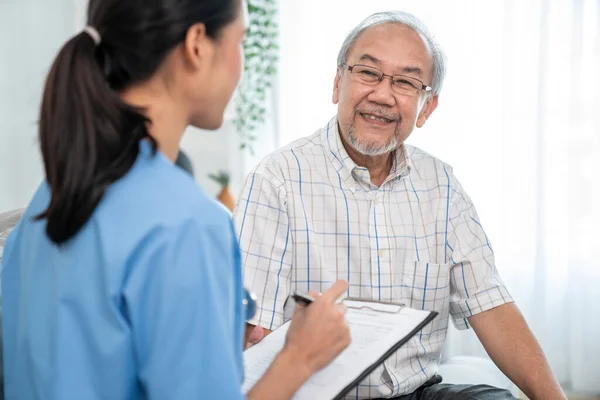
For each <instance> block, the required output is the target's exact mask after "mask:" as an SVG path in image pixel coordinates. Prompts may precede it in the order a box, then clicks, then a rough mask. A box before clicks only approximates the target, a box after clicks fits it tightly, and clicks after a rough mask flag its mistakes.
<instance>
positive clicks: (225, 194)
mask: <svg viewBox="0 0 600 400" xmlns="http://www.w3.org/2000/svg"><path fill="white" fill-rule="evenodd" d="M208 177H209V178H210V179H212V180H213V181H215V182H217V183H218V184H219V185H220V186H221V191H220V192H219V194H218V195H217V200H219V201H220V202H221V203H222V204H223V205H224V206H225V207H226V208H227V209H229V211H231V212H233V209H234V208H235V199H234V197H233V195H232V194H231V191H230V190H229V181H230V176H229V173H228V172H227V171H223V170H221V171H219V172H218V173H217V174H209V175H208Z"/></svg>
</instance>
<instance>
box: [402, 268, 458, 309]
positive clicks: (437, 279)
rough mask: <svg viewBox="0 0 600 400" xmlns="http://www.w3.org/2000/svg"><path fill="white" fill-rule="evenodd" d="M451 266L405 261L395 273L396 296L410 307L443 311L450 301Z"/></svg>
mask: <svg viewBox="0 0 600 400" xmlns="http://www.w3.org/2000/svg"><path fill="white" fill-rule="evenodd" d="M451 266H452V264H433V263H428V262H420V261H405V262H404V265H403V268H402V270H401V271H398V273H396V274H394V285H393V286H394V291H395V292H396V293H394V297H395V298H400V299H401V302H402V303H404V304H405V305H407V306H408V307H411V308H416V309H420V310H429V311H437V312H439V313H441V312H442V310H443V309H444V308H447V307H448V303H449V296H450V268H451Z"/></svg>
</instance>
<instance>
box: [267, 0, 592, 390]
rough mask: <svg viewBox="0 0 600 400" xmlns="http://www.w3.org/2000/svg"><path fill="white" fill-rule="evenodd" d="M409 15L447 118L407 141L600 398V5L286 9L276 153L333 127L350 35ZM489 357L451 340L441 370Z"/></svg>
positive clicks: (528, 311)
mask: <svg viewBox="0 0 600 400" xmlns="http://www.w3.org/2000/svg"><path fill="white" fill-rule="evenodd" d="M389 9H401V10H405V11H409V12H412V13H414V14H415V15H417V16H418V17H419V18H421V19H422V20H423V21H424V22H425V23H426V25H428V26H429V28H430V29H431V30H432V31H433V32H434V33H435V35H436V37H437V39H438V40H439V42H440V43H441V45H442V47H443V48H444V49H445V51H446V54H447V57H448V76H447V79H446V83H445V85H444V89H443V91H442V95H441V97H440V105H439V107H438V109H437V110H436V111H435V112H434V114H433V116H432V118H431V119H430V121H429V122H428V123H427V124H426V126H425V127H424V128H423V129H420V130H415V132H414V133H413V136H412V137H411V138H410V139H409V142H410V143H411V144H414V145H417V146H419V147H421V148H423V149H425V150H427V151H429V152H431V153H432V154H434V155H436V156H438V157H439V158H441V159H442V160H444V161H446V162H448V163H450V164H451V165H453V166H454V169H455V172H456V174H457V176H458V177H459V179H460V180H461V182H462V183H463V186H464V187H465V188H466V190H467V191H468V192H469V194H470V195H471V197H472V198H473V201H474V202H475V205H476V206H477V208H478V211H479V214H480V217H481V219H482V221H483V224H484V227H485V228H486V231H487V233H488V236H489V237H490V239H491V241H492V243H493V245H494V250H495V253H496V256H497V263H498V268H499V270H500V273H501V275H502V277H503V278H504V280H505V282H506V284H507V286H508V288H509V290H510V291H511V293H512V294H513V296H514V298H515V299H516V301H517V304H518V305H519V307H520V308H521V309H522V311H523V312H524V314H525V316H526V318H527V320H528V322H529V323H530V325H531V327H532V328H533V330H534V332H535V334H536V336H537V337H538V339H539V340H540V341H541V343H542V346H543V347H544V350H545V352H546V354H547V356H548V358H549V360H550V362H551V365H552V368H553V370H554V372H555V373H556V374H557V376H558V378H559V380H560V381H561V383H562V384H563V385H564V387H565V388H571V389H573V390H575V391H581V392H591V393H600V259H599V258H598V257H597V256H596V255H595V250H596V249H595V246H597V245H598V244H597V242H598V240H600V230H599V228H600V178H599V177H598V172H599V171H600V116H599V115H600V112H599V110H598V106H599V105H600V101H599V100H600V96H599V93H600V78H599V77H598V72H599V71H600V5H599V4H598V2H597V1H596V0H552V1H550V0H531V1H526V2H523V1H517V0H493V1H490V0H488V1H485V2H481V1H476V0H468V1H467V0H462V1H457V0H453V1H451V2H450V1H445V0H436V1H427V2H422V1H416V0H415V1H408V0H370V1H368V2H365V1H362V0H361V1H358V0H328V1H326V2H325V1H322V0H303V1H301V2H299V1H282V2H281V25H280V26H281V43H280V44H281V62H280V76H279V83H278V90H279V94H278V98H279V102H278V103H277V106H278V117H279V118H278V128H279V129H278V131H279V142H280V143H281V144H286V143H288V142H290V141H292V140H293V139H295V138H298V137H301V136H305V135H308V134H311V133H313V132H314V131H315V130H316V129H317V128H319V127H320V126H321V125H324V124H325V123H326V121H327V120H328V119H329V118H330V116H332V115H333V114H334V113H335V107H334V106H333V105H332V104H331V90H332V86H333V77H334V74H335V60H336V56H337V51H338V49H339V46H340V45H341V43H342V41H343V38H344V37H345V35H346V34H347V33H348V32H349V31H350V30H351V29H352V27H354V26H355V25H356V24H357V23H358V22H360V21H361V20H362V19H363V18H364V17H366V16H367V15H369V14H370V13H373V12H376V11H382V10H389ZM457 354H472V355H485V352H484V351H483V349H482V348H481V346H480V345H479V344H478V341H477V339H476V337H475V335H474V334H473V333H472V332H470V333H463V332H460V333H459V332H456V331H452V332H451V333H450V337H449V340H448V345H447V348H446V353H445V355H446V356H452V355H457Z"/></svg>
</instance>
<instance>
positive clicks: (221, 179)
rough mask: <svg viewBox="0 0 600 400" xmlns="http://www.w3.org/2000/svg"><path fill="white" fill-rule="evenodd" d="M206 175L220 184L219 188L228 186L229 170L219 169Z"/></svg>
mask: <svg viewBox="0 0 600 400" xmlns="http://www.w3.org/2000/svg"><path fill="white" fill-rule="evenodd" d="M208 177H209V178H210V179H212V180H213V181H215V182H217V183H218V184H219V185H221V188H227V187H229V180H230V176H229V172H227V171H224V170H220V171H219V172H218V173H217V174H209V175H208Z"/></svg>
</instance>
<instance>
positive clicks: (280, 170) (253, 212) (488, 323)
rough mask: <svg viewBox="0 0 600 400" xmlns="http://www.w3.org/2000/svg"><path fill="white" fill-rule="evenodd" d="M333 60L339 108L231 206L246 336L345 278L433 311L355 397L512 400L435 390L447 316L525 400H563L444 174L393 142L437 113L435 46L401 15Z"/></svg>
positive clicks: (351, 41)
mask: <svg viewBox="0 0 600 400" xmlns="http://www.w3.org/2000/svg"><path fill="white" fill-rule="evenodd" d="M337 64H338V65H337V74H336V77H335V82H334V88H333V102H334V103H335V104H337V105H338V114H337V115H336V116H335V117H334V118H333V119H332V120H331V121H329V123H328V124H327V125H326V126H325V127H324V128H323V129H321V130H319V131H318V132H317V133H315V134H314V135H312V136H309V137H306V138H304V139H300V140H298V141H296V142H294V143H292V144H291V145H289V146H287V147H285V148H283V149H281V150H279V151H276V152H275V153H273V154H271V155H269V156H268V157H266V158H265V159H264V160H263V161H262V162H261V163H260V164H259V165H258V166H257V167H256V168H255V169H254V171H253V172H252V173H251V174H250V175H249V177H248V179H247V182H246V186H245V188H244V191H243V194H242V195H241V197H240V200H239V203H238V206H237V209H236V211H235V222H236V226H237V229H238V231H239V240H240V244H241V248H242V260H243V264H244V274H245V278H244V280H245V285H246V286H247V287H248V288H250V289H251V290H253V291H254V292H255V293H256V294H257V296H258V312H257V314H256V317H255V318H254V319H253V320H252V321H250V323H251V324H252V325H249V327H248V336H247V337H250V341H256V340H257V339H260V338H261V337H262V336H263V334H265V333H269V332H270V331H271V330H273V329H276V328H277V327H278V326H279V325H281V324H282V323H283V322H284V313H285V310H284V303H285V300H286V298H287V297H288V295H289V294H290V292H291V291H292V290H301V291H316V292H319V291H324V290H325V289H326V288H328V287H329V286H330V285H331V284H333V282H335V281H336V280H338V279H344V280H346V281H348V283H349V289H348V293H347V294H348V296H352V297H360V298H366V299H374V300H381V301H392V302H399V303H405V304H408V305H410V306H411V307H415V308H422V309H427V310H435V311H437V312H438V313H439V315H438V317H437V318H436V319H435V320H434V321H433V322H432V323H431V324H429V325H428V326H427V327H426V328H424V329H423V330H422V332H420V333H419V334H418V335H416V336H415V337H414V338H413V339H412V340H411V341H410V342H409V343H408V344H407V345H405V346H404V347H402V348H401V349H400V350H399V351H398V352H397V353H396V354H394V355H393V356H392V357H391V358H390V359H388V360H387V361H386V362H385V363H384V365H381V366H380V367H379V368H378V369H377V370H376V371H375V372H374V373H373V374H372V375H371V376H370V377H369V378H368V379H366V380H365V381H364V382H362V383H361V384H360V385H359V386H358V387H357V388H356V390H355V391H353V392H352V393H351V397H352V398H382V397H387V398H390V397H399V398H403V399H404V398H406V399H409V398H410V399H434V398H435V399H443V398H456V399H462V398H464V399H475V398H476V399H506V398H510V399H512V398H513V397H512V396H511V395H510V393H509V392H507V391H503V390H500V389H495V388H491V387H489V386H465V385H444V384H440V381H441V378H440V377H439V376H438V375H437V371H438V363H439V360H440V352H441V349H442V345H443V344H444V341H445V338H446V333H447V327H448V319H449V318H448V316H449V315H450V316H451V317H452V319H453V322H454V324H455V325H456V326H457V327H458V328H459V329H465V328H468V327H469V326H471V327H473V328H474V329H475V332H476V333H477V335H478V337H479V338H480V340H481V342H482V343H483V345H484V347H485V349H486V350H487V352H488V353H489V354H490V355H491V358H492V359H493V360H494V362H495V363H496V364H497V365H498V367H499V368H500V369H501V370H502V371H503V372H504V373H505V374H506V375H507V376H508V377H509V378H510V379H511V380H512V381H513V382H514V383H516V384H517V385H518V386H519V388H521V390H523V392H525V393H526V394H527V395H528V396H529V397H530V398H536V399H537V398H539V399H542V398H544V399H551V398H552V399H559V398H564V394H563V392H562V390H561V388H560V387H559V385H558V384H557V382H556V380H555V378H554V376H553V374H552V372H551V371H550V368H549V366H548V363H547V361H546V359H545V357H544V354H543V352H542V350H541V348H540V346H539V345H538V343H537V342H536V340H535V338H534V336H533V335H532V333H531V331H530V330H529V328H528V327H527V324H526V322H525V320H524V319H523V317H522V316H521V314H520V312H519V310H518V308H517V307H516V306H515V305H514V303H513V301H512V299H511V296H510V294H509V293H508V291H507V290H506V288H505V286H504V284H503V283H502V281H501V280H500V278H499V276H498V272H497V270H496V267H495V263H494V254H493V251H492V247H491V245H490V243H489V241H488V239H487V236H486V235H485V233H484V231H483V228H482V226H481V224H480V222H479V219H478V216H477V213H476V211H475V208H474V207H473V204H472V203H471V200H470V199H469V197H468V196H467V195H466V193H465V192H464V190H463V189H462V187H461V185H460V184H459V182H458V181H457V180H456V178H455V177H454V175H453V173H452V169H451V168H450V167H449V166H448V165H447V164H445V163H443V162H441V161H440V160H438V159H436V158H434V157H432V156H431V155H429V154H427V153H425V152H424V151H422V150H419V149H417V148H414V147H412V146H408V145H405V144H404V141H405V140H406V139H407V138H408V136H409V135H410V134H411V133H412V131H413V129H414V127H415V126H416V127H419V128H420V127H422V126H423V125H424V124H425V122H426V121H427V119H428V118H429V117H430V116H431V114H432V113H433V111H434V110H435V109H436V107H437V105H438V96H439V93H440V89H441V87H442V82H443V79H444V74H445V69H444V57H443V55H442V52H441V50H440V48H439V46H438V45H437V44H436V42H435V41H434V40H433V39H432V37H431V35H430V34H429V33H428V32H427V30H426V29H425V28H424V26H423V25H422V24H421V23H420V21H419V20H417V19H416V18H415V17H413V16H412V15H410V14H407V13H403V12H384V13H378V14H374V15H372V16H370V17H369V18H367V19H366V20H365V21H363V22H362V23H361V24H360V25H359V26H358V27H356V28H355V29H354V31H353V32H351V33H350V35H349V36H348V37H347V39H346V40H345V42H344V44H343V46H342V49H341V50H340V53H339V57H338V62H337ZM254 325H257V327H256V328H254Z"/></svg>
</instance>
